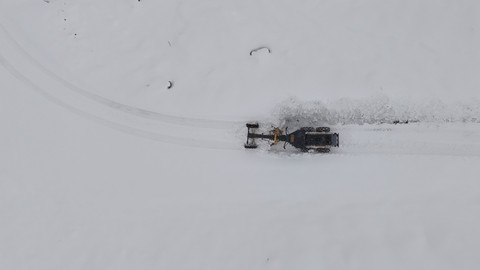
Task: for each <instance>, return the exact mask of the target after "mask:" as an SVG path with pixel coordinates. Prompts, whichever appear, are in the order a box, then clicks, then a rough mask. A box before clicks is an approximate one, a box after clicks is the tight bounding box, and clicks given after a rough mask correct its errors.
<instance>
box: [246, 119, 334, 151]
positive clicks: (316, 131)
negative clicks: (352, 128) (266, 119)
mask: <svg viewBox="0 0 480 270" xmlns="http://www.w3.org/2000/svg"><path fill="white" fill-rule="evenodd" d="M259 127H260V126H259V124H258V123H248V124H247V129H248V134H247V142H246V143H245V148H247V149H255V148H257V147H258V145H257V144H256V142H255V139H264V140H271V141H272V143H271V145H276V144H278V143H279V142H284V144H283V148H284V149H285V146H286V145H287V143H289V144H290V145H292V146H294V147H295V148H298V149H300V150H302V151H304V152H309V151H315V152H319V153H328V152H330V148H331V147H338V146H339V137H338V133H330V128H329V127H317V128H313V127H302V128H300V129H298V130H296V131H294V132H291V133H288V128H286V129H285V134H284V133H283V131H282V130H281V129H280V128H273V129H272V130H270V132H269V133H268V134H263V133H261V134H258V133H257V130H258V128H259Z"/></svg>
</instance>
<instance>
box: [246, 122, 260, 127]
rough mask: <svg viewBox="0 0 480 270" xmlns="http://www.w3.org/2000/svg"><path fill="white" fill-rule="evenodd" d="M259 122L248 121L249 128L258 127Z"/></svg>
mask: <svg viewBox="0 0 480 270" xmlns="http://www.w3.org/2000/svg"><path fill="white" fill-rule="evenodd" d="M258 127H259V125H258V123H247V128H258Z"/></svg>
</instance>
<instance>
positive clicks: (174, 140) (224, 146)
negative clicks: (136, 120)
mask: <svg viewBox="0 0 480 270" xmlns="http://www.w3.org/2000/svg"><path fill="white" fill-rule="evenodd" d="M0 63H1V65H2V66H3V67H4V68H5V69H6V70H7V71H8V72H9V73H10V74H12V76H14V77H15V78H17V79H18V80H19V81H21V82H23V83H24V84H26V85H27V86H29V87H30V88H32V89H34V90H35V92H37V93H38V94H40V95H41V96H43V97H44V98H46V99H47V100H49V101H50V102H52V103H54V104H56V105H58V106H60V107H63V108H64V109H66V110H68V111H70V112H72V113H74V114H76V115H79V116H81V117H83V118H86V119H88V120H90V121H93V122H96V123H99V124H101V125H103V126H107V127H109V128H112V129H115V130H118V131H121V132H123V133H127V134H131V135H135V136H137V137H143V138H147V139H151V140H155V141H159V142H163V143H168V144H175V145H181V146H191V147H197V148H207V149H221V150H238V149H240V148H239V147H238V146H235V145H234V144H229V143H222V142H217V141H205V140H196V139H192V138H185V137H174V136H169V135H164V134H160V133H155V132H151V131H146V130H142V129H139V128H134V127H131V126H128V125H124V124H120V123H117V122H114V121H110V120H107V119H104V118H102V117H99V116H97V115H94V114H92V113H88V112H86V111H83V110H81V109H78V108H76V107H74V106H71V105H69V104H67V103H65V102H63V101H62V100H61V99H59V98H57V97H55V96H53V95H51V94H49V93H48V92H47V91H45V90H44V89H42V88H41V87H40V86H38V85H36V84H35V83H34V82H33V81H31V80H30V79H29V78H27V77H26V76H25V75H23V74H22V73H21V72H20V71H19V70H17V69H16V68H15V67H14V66H13V65H11V64H10V62H8V61H7V59H6V58H5V57H3V56H2V55H1V54H0Z"/></svg>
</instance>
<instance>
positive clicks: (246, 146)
mask: <svg viewBox="0 0 480 270" xmlns="http://www.w3.org/2000/svg"><path fill="white" fill-rule="evenodd" d="M244 146H245V149H256V148H257V147H258V145H256V144H245V145H244Z"/></svg>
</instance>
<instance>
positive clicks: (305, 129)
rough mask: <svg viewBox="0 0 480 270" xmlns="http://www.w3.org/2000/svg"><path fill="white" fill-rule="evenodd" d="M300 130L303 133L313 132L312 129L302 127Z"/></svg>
mask: <svg viewBox="0 0 480 270" xmlns="http://www.w3.org/2000/svg"><path fill="white" fill-rule="evenodd" d="M300 130H302V131H305V132H312V131H315V129H314V128H313V127H302V128H300Z"/></svg>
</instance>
